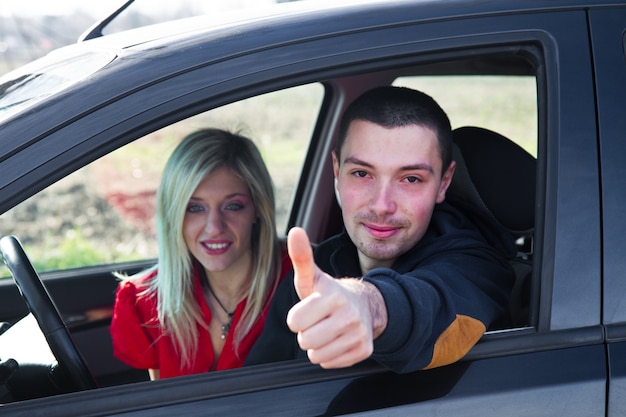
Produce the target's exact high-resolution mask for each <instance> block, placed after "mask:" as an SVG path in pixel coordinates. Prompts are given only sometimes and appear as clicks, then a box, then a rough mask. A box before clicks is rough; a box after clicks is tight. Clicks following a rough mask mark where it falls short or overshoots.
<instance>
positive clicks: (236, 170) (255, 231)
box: [111, 129, 291, 379]
mask: <svg viewBox="0 0 626 417" xmlns="http://www.w3.org/2000/svg"><path fill="white" fill-rule="evenodd" d="M156 201H157V202H156V205H157V207H156V219H157V240H158V245H159V257H158V263H157V265H155V266H154V267H153V268H151V269H149V270H147V271H144V272H142V273H139V274H137V275H134V276H132V277H127V278H124V279H123V281H122V282H121V284H120V287H119V289H118V291H117V296H116V302H115V312H114V315H113V320H112V323H111V335H112V338H113V350H114V354H115V356H116V357H117V358H118V359H120V360H122V361H123V362H125V363H128V364H129V365H131V366H133V367H136V368H140V369H147V370H148V371H149V374H150V378H151V379H159V378H167V377H173V376H180V375H188V374H195V373H201V372H207V371H214V370H221V369H230V368H236V367H240V366H242V365H243V362H244V360H245V359H246V357H247V355H248V352H249V351H250V349H251V347H252V345H253V343H254V342H255V341H256V339H257V337H258V336H259V334H260V333H261V330H262V329H263V326H264V323H265V317H266V314H267V309H268V306H269V301H270V299H271V297H272V295H273V294H274V292H275V290H276V287H277V285H278V283H279V282H280V281H281V280H282V277H283V276H284V275H285V273H287V272H288V271H289V269H290V268H291V264H290V260H289V257H288V256H287V254H286V249H285V248H284V246H283V244H282V243H281V242H280V241H279V239H278V237H277V235H276V225H275V217H274V191H273V186H272V181H271V178H270V175H269V173H268V171H267V168H266V167H265V164H264V162H263V160H262V158H261V155H260V154H259V152H258V149H257V148H256V146H255V145H254V143H253V142H252V141H250V140H249V139H247V138H244V137H242V136H239V135H236V134H232V133H229V132H225V131H222V130H217V129H205V130H201V131H198V132H195V133H192V134H190V135H189V136H187V137H186V138H184V139H183V140H182V142H181V143H180V144H179V145H178V146H177V148H176V149H175V150H174V152H173V153H172V155H171V157H170V158H169V160H168V162H167V164H166V166H165V170H164V172H163V177H162V179H161V183H160V185H159V189H158V191H157V195H156Z"/></svg>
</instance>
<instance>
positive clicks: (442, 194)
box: [437, 161, 456, 203]
mask: <svg viewBox="0 0 626 417" xmlns="http://www.w3.org/2000/svg"><path fill="white" fill-rule="evenodd" d="M455 168H456V162H454V161H452V162H450V165H449V166H448V169H446V172H444V174H443V177H441V184H440V185H439V192H438V193H437V203H443V200H445V199H446V191H448V187H450V183H451V182H452V177H453V176H454V169H455Z"/></svg>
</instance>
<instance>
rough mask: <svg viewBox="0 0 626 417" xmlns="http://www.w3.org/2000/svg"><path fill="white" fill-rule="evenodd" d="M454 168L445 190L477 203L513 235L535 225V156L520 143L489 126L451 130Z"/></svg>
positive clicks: (531, 228) (524, 231)
mask: <svg viewBox="0 0 626 417" xmlns="http://www.w3.org/2000/svg"><path fill="white" fill-rule="evenodd" d="M452 139H453V142H454V146H453V159H454V160H455V161H456V162H457V166H456V170H455V173H454V177H453V179H452V183H451V184H450V188H449V190H448V193H450V194H451V195H453V196H455V197H457V198H461V199H462V200H464V201H468V202H470V203H473V204H475V205H477V206H478V207H481V208H483V209H484V210H486V211H487V212H488V213H489V214H490V215H491V216H493V217H495V219H496V220H498V221H499V222H500V223H501V224H502V225H503V226H504V227H506V228H507V229H509V231H511V232H512V233H513V234H515V235H524V234H528V233H530V232H531V231H532V230H533V229H534V225H535V187H536V185H535V184H536V175H537V173H536V160H535V158H534V157H533V156H532V155H530V154H529V153H528V152H526V151H525V150H524V149H523V148H522V147H520V146H519V145H517V144H516V143H515V142H513V141H511V140H509V139H508V138H506V137H504V136H502V135H500V134H498V133H496V132H494V131H491V130H488V129H484V128H479V127H473V126H466V127H461V128H458V129H455V130H454V131H453V132H452Z"/></svg>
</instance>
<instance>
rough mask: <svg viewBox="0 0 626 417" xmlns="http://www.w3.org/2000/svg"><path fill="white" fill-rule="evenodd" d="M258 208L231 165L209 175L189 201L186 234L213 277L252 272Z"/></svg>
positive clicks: (191, 248)
mask: <svg viewBox="0 0 626 417" xmlns="http://www.w3.org/2000/svg"><path fill="white" fill-rule="evenodd" d="M255 222H256V210H255V208H254V206H253V204H252V197H251V195H250V190H249V188H248V185H247V184H246V182H244V181H243V180H242V179H241V178H240V177H239V176H237V175H236V174H235V173H234V172H233V171H232V170H231V169H230V168H228V167H221V168H218V169H217V170H215V171H214V172H212V173H211V174H209V175H207V176H206V177H205V178H204V179H203V180H202V181H201V182H200V184H199V185H198V187H197V188H196V190H195V191H194V192H193V194H192V196H191V199H190V200H189V202H188V203H187V208H186V212H185V218H184V220H183V236H184V239H185V243H186V244H187V248H189V251H190V252H191V254H192V255H193V256H194V257H195V258H196V259H197V260H198V261H199V262H200V263H201V264H202V265H203V266H204V268H205V269H206V271H207V274H208V275H209V276H210V275H212V274H211V273H213V274H216V273H221V272H226V271H227V272H228V273H229V274H248V273H249V270H250V264H251V259H252V249H251V242H252V225H253V224H254V223H255Z"/></svg>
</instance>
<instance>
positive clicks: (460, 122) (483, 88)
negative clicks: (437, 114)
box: [394, 75, 537, 158]
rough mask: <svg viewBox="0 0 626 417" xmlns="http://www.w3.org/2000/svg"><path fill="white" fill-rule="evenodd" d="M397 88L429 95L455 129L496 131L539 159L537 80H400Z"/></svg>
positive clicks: (494, 77)
mask: <svg viewBox="0 0 626 417" xmlns="http://www.w3.org/2000/svg"><path fill="white" fill-rule="evenodd" d="M394 84H395V85H398V86H405V87H411V88H415V89H418V90H421V91H423V92H425V93H426V94H428V95H430V96H432V97H434V98H435V100H437V102H438V103H439V104H440V105H441V106H442V107H443V108H444V109H445V111H446V113H447V114H448V117H449V118H450V123H451V124H452V129H455V128H458V127H461V126H478V127H483V128H486V129H490V130H493V131H496V132H498V133H500V134H502V135H504V136H506V137H507V138H509V139H511V140H512V141H513V142H515V143H517V144H518V145H520V146H521V147H522V148H524V149H525V150H526V151H527V152H528V153H530V154H531V155H533V156H534V157H535V158H536V157H537V85H536V80H535V77H534V76H503V75H463V76H447V75H446V76H412V77H399V78H397V79H396V81H395V82H394Z"/></svg>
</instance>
